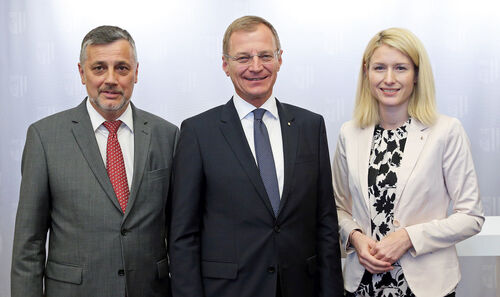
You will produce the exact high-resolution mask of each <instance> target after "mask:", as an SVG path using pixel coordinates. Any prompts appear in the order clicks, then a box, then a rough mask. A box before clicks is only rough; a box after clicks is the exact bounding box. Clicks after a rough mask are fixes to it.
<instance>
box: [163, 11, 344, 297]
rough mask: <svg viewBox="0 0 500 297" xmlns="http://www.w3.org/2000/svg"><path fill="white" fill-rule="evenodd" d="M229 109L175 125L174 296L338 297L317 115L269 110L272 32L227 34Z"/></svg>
mask: <svg viewBox="0 0 500 297" xmlns="http://www.w3.org/2000/svg"><path fill="white" fill-rule="evenodd" d="M223 52H224V55H223V57H222V68H223V70H224V71H225V73H226V74H227V76H229V77H230V78H231V80H232V82H233V85H234V88H235V93H234V95H233V97H232V99H231V100H229V102H227V103H226V104H225V105H222V106H218V107H216V108H213V109H211V110H209V111H206V112H204V113H202V114H200V115H197V116H195V117H193V118H190V119H187V120H185V121H184V122H183V124H182V127H181V134H180V139H179V144H178V148H177V152H178V153H177V155H176V157H175V159H174V169H173V170H174V180H173V198H172V216H171V220H172V221H171V231H170V242H169V244H170V248H169V253H170V260H171V273H172V293H173V296H174V297H188V296H192V297H200V296H205V297H266V296H273V297H274V296H283V297H314V296H325V297H326V296H328V297H333V296H343V283H342V273H341V264H340V249H339V242H338V227H337V215H336V211H335V202H334V199H333V190H332V176H331V170H330V159H329V154H328V144H327V139H326V132H325V124H324V121H323V118H322V117H321V116H320V115H318V114H314V113H312V112H310V111H307V110H304V109H301V108H299V107H295V106H292V105H288V104H283V103H281V102H279V101H278V100H277V99H276V97H275V96H274V94H273V86H274V83H275V81H276V77H277V74H278V71H279V69H280V66H281V63H282V58H281V55H282V52H283V51H282V50H281V47H280V42H279V38H278V34H277V33H276V30H275V29H274V28H273V26H272V25H271V24H270V23H269V22H267V21H266V20H264V19H262V18H260V17H254V16H245V17H242V18H239V19H237V20H235V21H234V22H233V23H232V24H231V25H230V26H229V27H228V29H227V30H226V33H225V36H224V41H223Z"/></svg>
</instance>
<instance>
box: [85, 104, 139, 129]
mask: <svg viewBox="0 0 500 297" xmlns="http://www.w3.org/2000/svg"><path fill="white" fill-rule="evenodd" d="M87 112H88V113H89V117H90V122H91V123H92V128H93V129H94V132H95V131H97V129H99V127H100V126H101V125H102V123H104V122H105V121H106V119H105V118H104V117H103V116H102V115H101V114H100V113H99V112H97V110H95V108H94V107H93V106H92V104H90V100H89V98H88V97H87ZM116 120H120V121H122V123H124V124H125V125H126V126H127V127H128V128H129V129H130V131H131V132H134V120H133V117H132V107H131V106H130V103H129V104H128V106H127V108H126V109H125V111H124V112H123V113H122V115H121V116H119V117H118V118H117V119H116Z"/></svg>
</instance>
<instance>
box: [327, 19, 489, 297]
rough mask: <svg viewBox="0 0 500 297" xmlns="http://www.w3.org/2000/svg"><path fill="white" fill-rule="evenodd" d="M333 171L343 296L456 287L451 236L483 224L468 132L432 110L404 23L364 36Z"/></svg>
mask: <svg viewBox="0 0 500 297" xmlns="http://www.w3.org/2000/svg"><path fill="white" fill-rule="evenodd" d="M333 175H334V180H333V181H334V188H335V199H336V203H337V213H338V218H339V226H340V235H341V239H342V244H343V247H344V248H345V250H346V253H347V259H346V264H345V271H344V278H345V288H346V291H347V292H348V295H347V296H393V297H396V296H419V297H420V296H423V297H429V296H431V297H442V296H454V295H455V293H454V292H455V288H456V286H457V284H458V282H459V280H460V271H459V264H458V258H457V252H456V249H455V244H456V243H457V242H459V241H461V240H464V239H466V238H468V237H470V236H472V235H474V234H476V233H478V232H479V231H480V230H481V227H482V224H483V222H484V217H483V210H482V206H481V202H480V198H479V189H478V183H477V177H476V172H475V170H474V164H473V161H472V157H471V152H470V148H469V141H468V138H467V135H466V133H465V131H464V129H463V127H462V125H461V124H460V122H459V121H458V120H457V119H455V118H451V117H448V116H445V115H440V114H438V113H437V111H436V103H435V91H434V79H433V75H432V70H431V65H430V62H429V59H428V57H427V54H426V51H425V49H424V47H423V45H422V43H421V42H420V41H419V40H418V38H417V37H416V36H415V35H413V34H412V33H411V32H409V31H408V30H405V29H399V28H391V29H387V30H384V31H381V32H379V33H378V34H377V35H375V36H374V37H373V38H372V39H371V40H370V42H369V43H368V46H367V47H366V50H365V53H364V55H363V60H362V63H361V70H360V74H359V82H358V88H357V94H356V105H355V110H354V118H353V119H352V120H351V121H349V122H347V123H345V124H344V125H343V126H342V128H341V131H340V136H339V141H338V144H337V150H336V153H335V158H334V161H333ZM449 205H451V206H452V212H451V214H448V213H447V210H448V207H449Z"/></svg>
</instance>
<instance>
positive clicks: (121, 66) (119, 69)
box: [117, 65, 129, 72]
mask: <svg viewBox="0 0 500 297" xmlns="http://www.w3.org/2000/svg"><path fill="white" fill-rule="evenodd" d="M117 69H118V71H122V72H123V71H128V70H129V68H128V67H127V66H125V65H120V66H118V67H117Z"/></svg>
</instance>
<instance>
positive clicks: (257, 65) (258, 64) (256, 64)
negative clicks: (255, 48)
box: [248, 55, 262, 71]
mask: <svg viewBox="0 0 500 297" xmlns="http://www.w3.org/2000/svg"><path fill="white" fill-rule="evenodd" d="M248 69H249V70H250V71H260V70H261V69H262V61H261V60H260V58H259V56H257V55H256V56H253V57H252V60H251V61H250V65H249V67H248Z"/></svg>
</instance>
